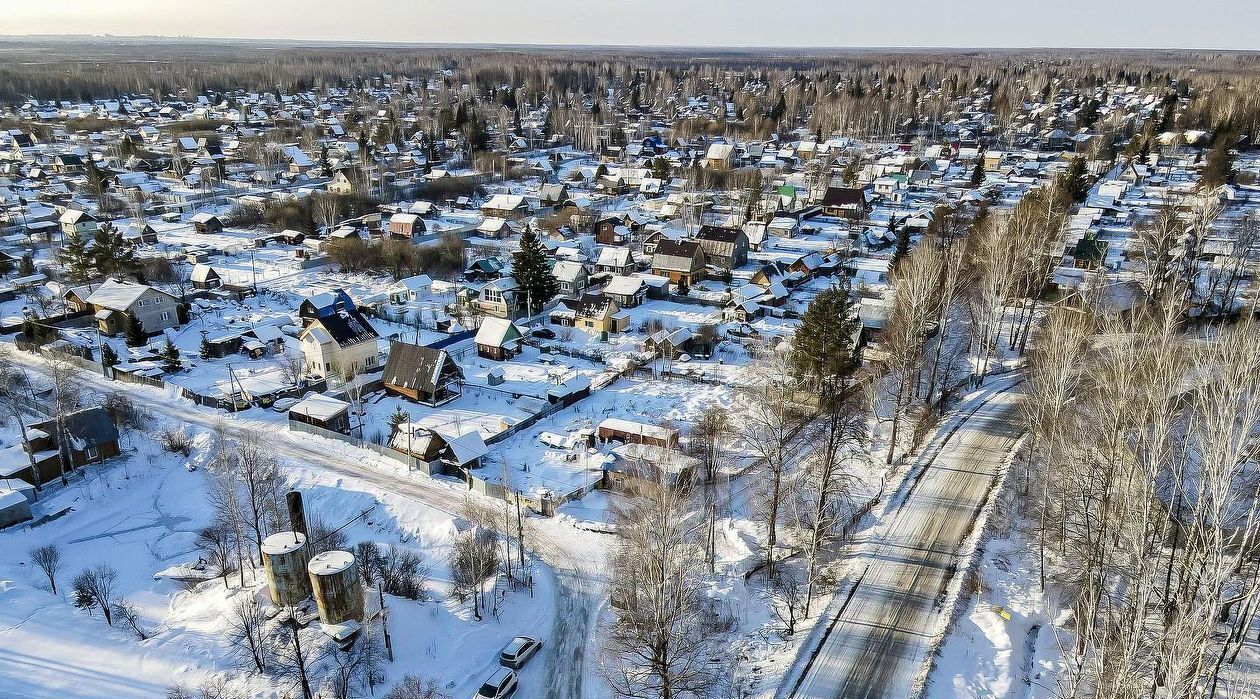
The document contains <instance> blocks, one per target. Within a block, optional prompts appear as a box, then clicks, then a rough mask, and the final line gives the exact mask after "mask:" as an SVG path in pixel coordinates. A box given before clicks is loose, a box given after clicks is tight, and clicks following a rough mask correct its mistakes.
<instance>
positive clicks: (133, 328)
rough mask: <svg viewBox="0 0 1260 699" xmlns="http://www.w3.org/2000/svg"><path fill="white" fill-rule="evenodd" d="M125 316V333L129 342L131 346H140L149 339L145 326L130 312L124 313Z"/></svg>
mask: <svg viewBox="0 0 1260 699" xmlns="http://www.w3.org/2000/svg"><path fill="white" fill-rule="evenodd" d="M123 317H124V318H125V320H124V321H123V334H124V335H125V336H126V338H127V344H128V345H129V346H131V347H140V346H141V345H143V344H144V343H145V342H146V341H147V340H148V339H149V337H148V335H145V334H144V327H143V326H141V325H140V319H139V318H136V317H135V316H134V315H132V314H130V313H124V314H123Z"/></svg>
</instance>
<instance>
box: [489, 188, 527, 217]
mask: <svg viewBox="0 0 1260 699" xmlns="http://www.w3.org/2000/svg"><path fill="white" fill-rule="evenodd" d="M481 213H482V214H484V215H485V216H486V217H487V218H490V217H493V218H503V219H507V220H509V221H519V220H520V219H523V218H525V217H526V216H528V215H529V205H528V204H527V203H526V201H525V197H523V196H521V195H519V194H496V195H494V196H493V197H490V200H489V201H487V202H486V203H484V204H482V205H481Z"/></svg>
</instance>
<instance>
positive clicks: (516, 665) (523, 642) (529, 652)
mask: <svg viewBox="0 0 1260 699" xmlns="http://www.w3.org/2000/svg"><path fill="white" fill-rule="evenodd" d="M539 648H542V641H539V640H536V639H533V638H530V637H529V636H517V637H516V638H514V639H512V642H511V643H509V644H507V646H506V647H505V648H504V649H503V651H502V652H501V653H499V664H500V665H502V666H503V667H510V668H512V669H514V670H519V669H521V668H522V667H525V663H526V662H528V661H529V659H530V658H532V657H534V654H535V653H537V652H538V649H539Z"/></svg>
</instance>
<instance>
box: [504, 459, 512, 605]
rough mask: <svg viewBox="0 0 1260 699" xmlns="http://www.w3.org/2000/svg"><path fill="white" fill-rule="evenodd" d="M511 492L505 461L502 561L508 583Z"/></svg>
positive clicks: (510, 556) (510, 552)
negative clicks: (509, 501) (504, 564)
mask: <svg viewBox="0 0 1260 699" xmlns="http://www.w3.org/2000/svg"><path fill="white" fill-rule="evenodd" d="M510 492H512V489H511V487H509V486H508V465H507V459H504V460H503V549H504V560H505V561H506V563H507V577H508V581H509V582H511V580H512V534H511V532H512V510H511V509H510V508H509V507H508V501H507V498H508V493H510Z"/></svg>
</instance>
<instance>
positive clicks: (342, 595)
mask: <svg viewBox="0 0 1260 699" xmlns="http://www.w3.org/2000/svg"><path fill="white" fill-rule="evenodd" d="M306 569H307V571H309V572H310V578H311V588H312V589H313V590H314V595H315V604H316V605H317V606H318V607H319V620H320V621H321V622H323V623H325V624H343V623H345V622H347V621H352V620H353V621H359V620H361V619H362V618H363V585H362V584H361V583H360V582H359V566H358V565H356V563H355V560H354V554H353V553H350V552H349V551H325V552H324V553H321V554H319V555H318V556H315V557H314V558H312V559H311V561H310V563H309V564H308V565H307V566H306Z"/></svg>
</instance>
